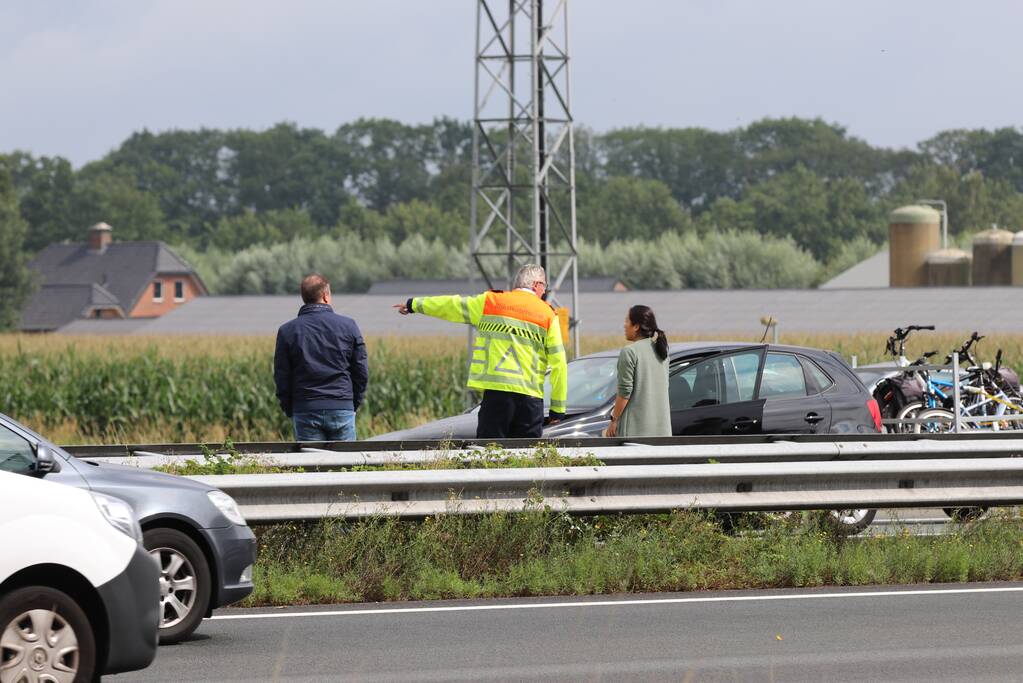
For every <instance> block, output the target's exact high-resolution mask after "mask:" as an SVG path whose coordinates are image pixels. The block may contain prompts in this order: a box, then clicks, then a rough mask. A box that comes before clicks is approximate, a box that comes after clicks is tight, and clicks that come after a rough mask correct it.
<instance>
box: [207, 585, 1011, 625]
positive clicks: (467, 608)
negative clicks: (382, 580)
mask: <svg viewBox="0 0 1023 683" xmlns="http://www.w3.org/2000/svg"><path fill="white" fill-rule="evenodd" d="M1021 592H1023V586H1002V587H996V588H937V589H933V590H903V591H859V592H849V593H793V594H786V595H723V596H717V597H708V598H653V599H647V600H643V599H637V600H580V601H578V602H528V603H520V604H512V605H509V604H495V605H448V606H443V607H386V608H382V609H349V610H324V611H317V612H271V613H266V614H218V615H216V616H213V617H210V619H214V620H217V619H224V620H226V619H287V618H305V617H361V616H372V615H380V614H418V613H427V612H477V611H481V610H508V609H558V608H570V607H622V606H625V605H629V606H633V605H636V606H638V605H644V606H645V605H684V604H691V603H704V602H757V601H769V600H825V599H840V598H891V597H908V596H942V595H963V594H968V593H1021Z"/></svg>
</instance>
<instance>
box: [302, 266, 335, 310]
mask: <svg viewBox="0 0 1023 683" xmlns="http://www.w3.org/2000/svg"><path fill="white" fill-rule="evenodd" d="M328 287H330V280H328V279H327V278H325V277H323V276H322V275H320V274H319V273H313V274H312V275H306V276H305V278H303V279H302V301H303V302H305V303H307V304H316V303H319V302H320V299H322V298H323V292H324V291H326V289H327V288H328Z"/></svg>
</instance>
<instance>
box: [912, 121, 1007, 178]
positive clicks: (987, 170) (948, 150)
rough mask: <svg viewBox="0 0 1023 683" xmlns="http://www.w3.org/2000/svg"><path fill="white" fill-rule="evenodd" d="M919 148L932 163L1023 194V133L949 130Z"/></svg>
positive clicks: (923, 143) (926, 141) (1002, 129)
mask: <svg viewBox="0 0 1023 683" xmlns="http://www.w3.org/2000/svg"><path fill="white" fill-rule="evenodd" d="M919 146H920V151H921V152H923V153H924V154H925V155H926V156H927V157H928V158H929V159H930V160H931V161H933V162H934V163H937V164H941V165H943V166H948V167H951V168H954V169H956V170H957V171H958V172H959V174H960V175H968V174H970V173H974V172H979V173H981V174H982V175H983V176H984V177H985V178H988V179H991V180H1003V181H1005V182H1007V183H1009V184H1010V185H1011V186H1012V187H1013V188H1014V189H1015V190H1016V191H1017V192H1023V130H1020V129H1017V128H999V129H997V130H994V131H988V130H962V129H958V130H947V131H942V132H941V133H938V134H937V135H935V136H934V137H932V138H930V139H928V140H924V141H923V142H921V143H920V145H919Z"/></svg>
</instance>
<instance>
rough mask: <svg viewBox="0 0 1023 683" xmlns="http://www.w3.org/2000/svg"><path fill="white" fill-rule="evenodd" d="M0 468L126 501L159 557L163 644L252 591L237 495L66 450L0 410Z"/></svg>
mask: <svg viewBox="0 0 1023 683" xmlns="http://www.w3.org/2000/svg"><path fill="white" fill-rule="evenodd" d="M0 470H7V471H11V472H18V473H20V474H26V475H30V476H38V477H46V479H47V480H48V481H54V482H59V483H63V484H69V485H71V486H77V487H78V488H82V489H87V490H90V491H96V492H99V493H105V494H107V495H110V496H115V497H117V498H120V499H121V500H124V501H126V502H127V503H128V504H129V505H131V507H132V508H133V509H134V510H135V515H136V516H137V517H138V520H139V522H140V523H141V525H142V532H143V543H144V545H145V547H146V549H147V550H148V551H149V553H150V555H152V556H153V557H155V558H156V559H157V560H158V561H159V563H160V642H161V643H174V642H178V641H180V640H182V639H184V638H186V637H187V636H189V635H190V634H191V633H192V632H193V631H195V629H196V628H198V626H199V624H200V623H201V622H202V620H203V618H204V617H207V616H209V615H210V613H211V612H212V611H213V609H214V608H215V607H220V606H223V605H229V604H231V603H233V602H237V601H238V600H241V599H242V598H244V597H245V596H247V595H248V594H249V593H251V592H252V589H253V585H252V569H253V565H254V564H255V561H256V537H255V535H254V534H253V533H252V530H251V529H250V528H249V527H248V525H247V524H246V523H245V519H244V518H243V517H242V515H241V512H239V510H238V506H237V505H236V504H235V502H234V500H233V499H232V498H231V497H230V496H228V495H227V494H226V493H224V492H223V491H219V490H217V489H214V488H211V487H209V486H206V485H205V484H200V483H198V482H196V481H193V480H191V479H186V478H184V477H176V476H173V475H170V474H163V473H161V472H152V471H149V470H143V469H139V468H136V467H126V466H123V465H113V464H105V463H102V462H97V461H93V460H88V459H79V458H75V457H73V456H71V455H69V454H68V453H67V452H65V451H63V450H62V449H60V448H59V447H57V446H55V445H54V444H52V443H50V442H49V441H47V440H46V439H44V438H43V437H42V436H40V435H39V434H36V433H35V432H33V431H32V430H31V429H29V428H28V427H26V426H24V425H22V424H20V423H19V422H17V421H16V420H13V419H11V418H10V417H8V416H6V415H3V414H0Z"/></svg>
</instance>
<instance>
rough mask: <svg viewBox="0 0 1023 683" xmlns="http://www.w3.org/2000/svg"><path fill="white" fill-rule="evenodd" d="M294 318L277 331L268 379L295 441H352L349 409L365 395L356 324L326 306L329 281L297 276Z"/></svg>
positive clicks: (365, 372) (363, 349) (363, 360)
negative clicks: (299, 298)
mask: <svg viewBox="0 0 1023 683" xmlns="http://www.w3.org/2000/svg"><path fill="white" fill-rule="evenodd" d="M302 301H303V302H304V305H303V306H302V308H300V309H299V310H298V317H297V318H295V319H294V320H290V321H288V322H286V323H284V324H283V325H281V328H280V329H279V330H277V348H276V350H275V351H274V383H275V384H276V385H277V400H278V401H280V403H281V408H282V409H283V410H284V414H285V415H287V416H288V417H290V418H291V419H292V422H293V423H294V425H295V439H296V440H298V441H354V440H355V411H357V410H358V409H359V405H360V404H361V403H362V399H363V397H365V395H366V384H367V383H368V381H369V369H368V364H367V362H366V344H365V342H364V341H363V339H362V333H361V332H360V331H359V326H358V325H356V324H355V321H354V320H352V319H351V318H347V317H345V316H343V315H338V314H337V313H335V312H334V309H333V308H332V307H331V305H330V282H329V281H328V280H327V278H325V277H323V276H322V275H317V274H315V273H314V274H312V275H308V276H306V278H305V279H304V280H302Z"/></svg>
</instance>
